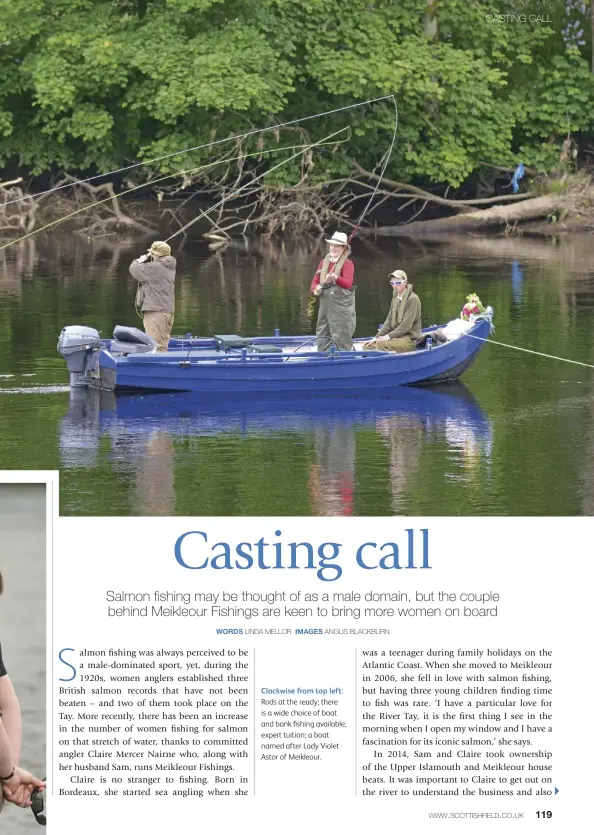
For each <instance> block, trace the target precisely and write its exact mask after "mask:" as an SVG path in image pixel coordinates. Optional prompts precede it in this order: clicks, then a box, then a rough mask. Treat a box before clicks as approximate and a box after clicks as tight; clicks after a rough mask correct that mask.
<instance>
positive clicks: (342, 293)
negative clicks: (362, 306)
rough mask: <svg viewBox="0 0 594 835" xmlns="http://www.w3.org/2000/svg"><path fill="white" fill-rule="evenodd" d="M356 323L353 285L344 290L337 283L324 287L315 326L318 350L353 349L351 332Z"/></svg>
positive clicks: (353, 330)
mask: <svg viewBox="0 0 594 835" xmlns="http://www.w3.org/2000/svg"><path fill="white" fill-rule="evenodd" d="M356 324H357V315H356V312H355V285H354V284H353V286H352V288H351V289H350V290H345V289H344V288H343V287H339V286H338V285H337V284H332V285H331V286H330V287H326V289H325V290H324V292H323V293H322V294H321V296H320V310H319V312H318V324H317V327H316V346H317V349H318V351H329V350H330V348H331V346H332V345H334V347H335V348H336V349H337V350H338V351H352V350H353V334H354V333H355V327H356Z"/></svg>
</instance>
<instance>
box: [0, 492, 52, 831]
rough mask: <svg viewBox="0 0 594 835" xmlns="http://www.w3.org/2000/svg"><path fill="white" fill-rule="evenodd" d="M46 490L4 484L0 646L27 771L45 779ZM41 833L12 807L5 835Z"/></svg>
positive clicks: (5, 814)
mask: <svg viewBox="0 0 594 835" xmlns="http://www.w3.org/2000/svg"><path fill="white" fill-rule="evenodd" d="M45 512H46V511H45V486H44V485H37V484H34V485H28V484H27V485H20V484H14V485H6V484H0V542H1V543H2V546H1V550H0V571H1V572H2V576H3V578H4V587H5V588H4V594H3V595H2V597H0V643H1V644H2V656H3V659H4V663H5V665H6V669H7V671H8V675H9V676H10V678H11V681H12V683H13V685H14V688H15V691H16V693H17V696H18V699H19V702H20V705H21V713H22V717H23V748H22V753H21V765H22V766H23V768H26V769H28V770H29V771H32V772H33V774H35V775H36V776H38V777H40V778H42V779H43V778H44V777H45V776H46V774H45V646H46V634H45V633H46V627H45V586H46V583H45V557H46V543H45ZM39 830H40V827H39V824H37V823H36V821H35V818H34V817H33V814H32V813H31V811H30V810H29V809H18V808H17V807H16V806H13V805H11V804H6V805H5V807H4V809H3V811H2V815H1V817H0V831H1V832H6V833H7V834H8V833H10V835H24V833H31V832H37V831H39Z"/></svg>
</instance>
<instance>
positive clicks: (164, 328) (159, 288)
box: [130, 241, 176, 352]
mask: <svg viewBox="0 0 594 835" xmlns="http://www.w3.org/2000/svg"><path fill="white" fill-rule="evenodd" d="M175 268H176V260H175V258H174V257H173V256H172V255H171V247H170V246H169V244H167V243H165V242H164V241H155V242H154V244H153V245H152V246H151V248H150V249H149V251H148V254H147V255H143V256H141V257H140V258H137V259H136V260H135V261H132V263H131V264H130V273H131V275H132V276H133V278H135V279H136V281H138V283H139V288H138V299H137V301H138V306H139V307H140V308H141V310H142V314H143V320H144V330H145V333H147V334H148V336H150V337H152V339H154V341H155V343H156V350H157V351H159V352H161V351H167V346H168V345H169V337H170V336H171V329H172V327H173V314H174V312H175Z"/></svg>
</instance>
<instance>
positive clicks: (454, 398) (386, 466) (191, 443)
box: [60, 384, 492, 516]
mask: <svg viewBox="0 0 594 835" xmlns="http://www.w3.org/2000/svg"><path fill="white" fill-rule="evenodd" d="M370 430H371V431H373V432H374V433H375V435H376V437H378V438H379V439H381V442H382V445H383V447H384V448H385V450H386V453H385V454H384V455H383V456H381V455H380V456H378V455H377V450H373V449H371V450H370V451H371V453H372V454H373V459H374V460H373V461H371V460H369V452H368V450H367V447H368V445H369V431H370ZM263 438H265V439H269V440H271V441H272V439H274V438H277V439H279V438H285V439H286V438H290V439H291V442H292V449H293V452H294V448H295V447H296V446H297V445H299V446H301V447H306V448H307V449H308V450H310V452H311V454H310V456H309V459H308V469H307V491H308V506H309V513H311V514H312V515H322V516H351V515H353V514H357V513H360V512H361V510H360V509H359V508H358V502H357V494H358V493H359V492H361V491H360V482H362V481H365V478H364V476H365V474H366V471H367V469H368V467H369V466H370V465H372V464H373V466H379V469H380V473H381V472H382V471H383V475H381V476H380V482H376V481H375V480H372V483H371V485H370V487H369V488H364V490H365V489H367V490H371V492H373V490H374V489H375V488H376V486H377V484H378V483H381V484H382V485H383V486H384V487H385V486H386V485H387V489H388V491H389V493H390V507H391V512H392V513H395V514H402V513H406V512H408V511H409V493H410V489H411V487H412V486H415V485H416V484H417V482H418V478H419V474H420V463H421V454H422V451H423V448H424V447H425V446H426V445H427V444H431V443H433V444H435V443H441V444H443V445H444V446H445V447H446V449H447V451H448V457H447V459H446V460H447V461H448V465H447V468H446V472H445V473H444V478H445V479H446V480H447V479H448V478H457V477H459V473H460V472H461V471H463V470H465V469H467V470H468V469H471V470H472V469H473V468H478V467H479V466H481V467H482V466H483V464H484V463H485V462H486V461H488V459H489V456H490V453H491V445H492V427H491V423H490V421H489V420H488V418H487V416H486V415H485V413H484V412H483V410H482V409H481V408H480V406H479V405H478V403H477V402H476V400H475V399H474V398H473V396H472V395H471V393H470V392H469V391H468V389H466V388H465V387H464V386H463V385H461V384H459V385H449V386H445V387H442V389H439V390H435V389H431V390H429V389H415V388H401V389H400V390H399V391H398V393H397V394H396V395H393V396H391V397H389V398H388V397H384V398H379V397H375V398H372V399H368V398H365V399H362V400H357V399H353V398H328V399H311V400H308V399H303V400H301V401H299V403H298V404H294V403H293V402H292V401H291V400H289V399H285V400H280V401H279V400H267V399H260V400H257V401H254V400H245V401H244V402H241V403H238V402H237V401H235V402H229V401H228V400H221V401H220V402H219V403H216V402H213V401H212V400H211V401H210V403H209V404H206V405H205V404H204V401H203V399H202V398H201V397H200V396H197V395H195V394H189V395H186V394H171V395H167V394H158V395H127V396H118V397H116V396H115V395H114V394H113V393H107V392H97V391H85V390H83V389H74V390H73V391H72V392H71V394H70V407H69V409H68V412H67V414H66V415H65V416H64V417H63V419H62V421H61V426H60V458H61V466H62V467H63V468H66V469H70V470H72V469H89V468H97V469H99V468H101V467H102V465H103V464H104V463H106V462H108V463H109V466H110V468H111V470H112V471H114V472H119V473H120V474H126V475H131V476H132V478H133V484H134V507H135V513H138V514H142V515H145V514H148V515H172V514H175V513H176V491H175V470H176V460H177V461H179V460H181V459H182V458H183V457H184V455H185V454H186V451H187V450H190V451H191V454H192V460H193V461H194V462H195V466H196V468H197V469H198V471H200V468H201V463H202V462H201V447H200V443H199V442H200V439H216V440H217V441H218V442H219V443H218V444H217V445H216V446H215V447H214V458H212V457H209V466H210V468H211V470H212V469H214V470H215V471H218V474H219V475H220V477H221V478H223V479H224V477H225V476H224V473H225V470H226V468H228V465H227V453H228V448H229V445H230V444H231V443H232V444H236V443H237V442H238V441H239V442H241V441H242V440H243V441H245V442H247V441H250V440H253V439H263ZM217 449H220V458H219V463H218V465H217V463H216V461H217ZM209 452H210V453H212V450H211V448H209ZM235 454H236V455H237V448H236V451H235ZM380 459H382V460H380ZM285 463H286V464H287V467H288V476H289V478H290V472H291V468H290V462H285ZM279 466H280V467H283V462H279ZM359 468H361V470H362V472H361V473H359V472H358V469H359ZM362 477H363V478H362ZM299 487H300V486H299V485H295V486H294V489H298V488H299ZM180 489H181V488H180ZM287 510H288V512H290V509H289V508H288V509H287ZM196 511H197V512H202V511H201V510H200V509H198V508H197V509H196ZM87 512H92V511H91V510H90V509H89V510H87ZM211 512H212V511H211ZM214 512H226V513H231V514H233V513H235V510H234V507H233V506H229V507H225V508H224V509H223V508H222V507H221V508H220V509H219V510H218V511H214ZM237 512H238V513H241V512H242V510H241V509H238V510H237ZM259 512H260V513H265V512H266V511H265V505H264V504H263V505H262V509H261V510H260V511H259Z"/></svg>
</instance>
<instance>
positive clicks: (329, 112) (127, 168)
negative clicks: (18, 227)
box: [3, 95, 396, 206]
mask: <svg viewBox="0 0 594 835" xmlns="http://www.w3.org/2000/svg"><path fill="white" fill-rule="evenodd" d="M386 99H392V100H393V101H394V106H396V100H395V99H394V96H393V95H389V96H379V97H378V98H376V99H367V100H366V101H358V102H355V104H347V105H345V106H344V107H336V108H334V109H333V110H325V111H323V112H322V113H314V114H313V115H311V116H301V117H300V118H299V119H291V121H289V122H281V123H280V124H274V125H268V127H265V128H256V129H255V130H250V131H247V133H236V134H233V135H232V136H227V137H225V138H224V139H215V140H214V141H212V142H205V143H204V144H203V145H194V147H192V148H184V150H182V151H174V152H173V153H171V154H165V155H164V156H162V157H154V158H153V159H147V160H145V161H144V162H135V163H133V164H132V165H126V166H124V167H123V168H115V169H114V170H113V171H108V172H107V173H106V174H95V175H94V176H93V177H87V179H86V180H78V181H77V183H65V184H64V185H61V186H55V187H54V188H49V189H47V190H46V191H38V192H36V193H35V194H27V195H25V196H23V197H17V198H16V199H15V200H10V201H9V202H8V203H4V204H3V205H4V206H10V205H11V204H12V203H19V202H20V201H22V200H28V199H29V198H32V197H42V196H43V195H44V194H53V192H55V191H60V190H61V189H64V188H71V187H72V186H75V185H77V184H80V183H91V182H92V181H93V180H99V179H100V178H101V177H111V176H112V174H120V173H121V172H122V171H131V170H132V169H133V168H139V167H140V166H142V165H152V163H153V162H161V161H162V160H164V159H171V157H177V156H181V155H182V154H189V153H191V152H192V151H201V150H203V149H204V148H213V147H214V146H215V145H222V144H223V143H224V142H233V141H235V140H236V139H245V138H246V137H248V136H255V135H256V134H259V133H265V132H266V131H269V130H278V129H279V128H286V127H289V126H290V125H298V124H300V123H301V122H307V121H309V120H310V119H321V118H322V117H324V116H332V115H333V114H334V113H342V112H343V111H345V110H354V109H355V108H357V107H364V106H365V105H366V104H375V103H377V102H380V101H386ZM384 170H385V169H384ZM170 176H173V175H170ZM146 185H149V183H144V184H143V186H146ZM138 188H141V186H138Z"/></svg>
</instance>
